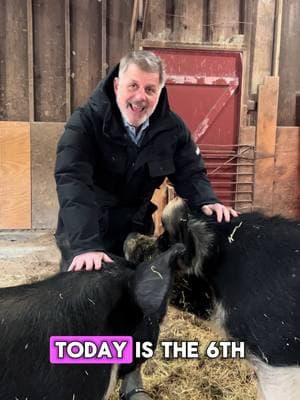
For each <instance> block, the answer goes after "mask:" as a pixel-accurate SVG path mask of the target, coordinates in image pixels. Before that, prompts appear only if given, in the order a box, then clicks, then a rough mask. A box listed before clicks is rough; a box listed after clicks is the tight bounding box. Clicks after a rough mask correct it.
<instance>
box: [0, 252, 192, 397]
mask: <svg viewBox="0 0 300 400" xmlns="http://www.w3.org/2000/svg"><path fill="white" fill-rule="evenodd" d="M183 250H184V246H183V245H182V244H178V245H175V246H172V247H171V248H170V249H169V250H167V251H166V252H164V253H162V254H160V255H158V256H156V257H154V258H153V259H152V260H151V261H146V262H143V263H141V264H139V265H138V266H137V267H136V266H135V265H134V264H132V263H129V262H127V261H126V260H125V259H122V258H119V257H114V256H113V255H111V257H112V258H113V259H114V263H109V264H106V265H104V267H103V268H102V269H101V270H100V271H93V272H87V271H82V272H65V273H60V274H57V275H55V276H53V277H51V278H49V279H46V280H44V281H41V282H36V283H32V284H27V285H21V286H16V287H8V288H1V289H0V400H16V399H18V400H26V399H27V400H96V399H108V397H109V395H110V393H111V391H112V389H113V388H114V384H115V382H116V380H117V378H119V377H123V376H124V374H126V373H128V372H130V371H131V370H134V369H135V368H136V366H137V364H139V363H141V362H142V361H143V360H141V359H134V362H133V363H132V364H127V365H125V364H124V365H109V364H77V365H58V364H57V365H56V364H50V362H49V338H50V336H132V337H133V340H134V342H135V341H140V342H144V341H149V342H151V343H152V344H153V348H155V346H156V342H157V339H158V334H159V324H160V322H161V321H162V319H163V317H164V315H165V313H166V308H167V298H168V293H169V289H170V287H171V284H172V276H173V272H172V265H173V264H174V262H175V259H176V257H177V256H178V254H181V253H182V252H183Z"/></svg>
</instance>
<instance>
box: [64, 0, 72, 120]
mask: <svg viewBox="0 0 300 400" xmlns="http://www.w3.org/2000/svg"><path fill="white" fill-rule="evenodd" d="M65 62H66V66H65V67H66V70H65V73H66V119H69V117H70V115H71V101H72V99H71V29H70V0H65Z"/></svg>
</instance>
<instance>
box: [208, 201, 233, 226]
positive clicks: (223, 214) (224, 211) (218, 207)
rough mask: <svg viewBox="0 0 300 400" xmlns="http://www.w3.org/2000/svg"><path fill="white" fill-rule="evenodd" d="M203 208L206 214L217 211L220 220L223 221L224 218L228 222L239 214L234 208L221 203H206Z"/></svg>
mask: <svg viewBox="0 0 300 400" xmlns="http://www.w3.org/2000/svg"><path fill="white" fill-rule="evenodd" d="M201 209H202V211H203V213H204V214H205V215H213V213H216V215H217V221H218V222H222V221H223V218H224V220H225V221H226V222H229V221H230V219H231V217H237V216H238V215H239V213H238V212H237V211H235V210H234V209H233V208H231V207H226V206H224V205H223V204H220V203H215V204H206V205H205V206H202V207H201Z"/></svg>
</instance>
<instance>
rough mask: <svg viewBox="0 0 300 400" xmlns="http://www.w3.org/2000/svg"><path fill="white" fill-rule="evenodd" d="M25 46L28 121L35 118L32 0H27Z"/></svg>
mask: <svg viewBox="0 0 300 400" xmlns="http://www.w3.org/2000/svg"><path fill="white" fill-rule="evenodd" d="M27 46H28V50H27V51H28V101H29V121H30V122H33V121H34V118H35V109H34V69H33V68H34V59H33V58H34V55H33V53H34V49H33V16H32V0H27Z"/></svg>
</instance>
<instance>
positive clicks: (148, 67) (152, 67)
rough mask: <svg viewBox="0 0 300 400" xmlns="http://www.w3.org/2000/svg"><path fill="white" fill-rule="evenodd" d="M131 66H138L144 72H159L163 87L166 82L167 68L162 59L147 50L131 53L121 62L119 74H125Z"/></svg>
mask: <svg viewBox="0 0 300 400" xmlns="http://www.w3.org/2000/svg"><path fill="white" fill-rule="evenodd" d="M130 64H135V65H137V66H138V67H139V68H140V69H141V70H142V71H145V72H157V73H158V74H159V83H160V84H161V85H162V86H163V85H164V84H165V81H166V72H165V66H164V63H163V61H162V59H161V58H160V57H158V56H157V55H155V54H154V53H152V51H147V50H137V51H131V52H130V53H128V54H126V55H125V56H124V57H122V58H121V60H120V66H119V74H120V72H121V73H122V72H125V71H126V70H127V68H128V66H129V65H130Z"/></svg>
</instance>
